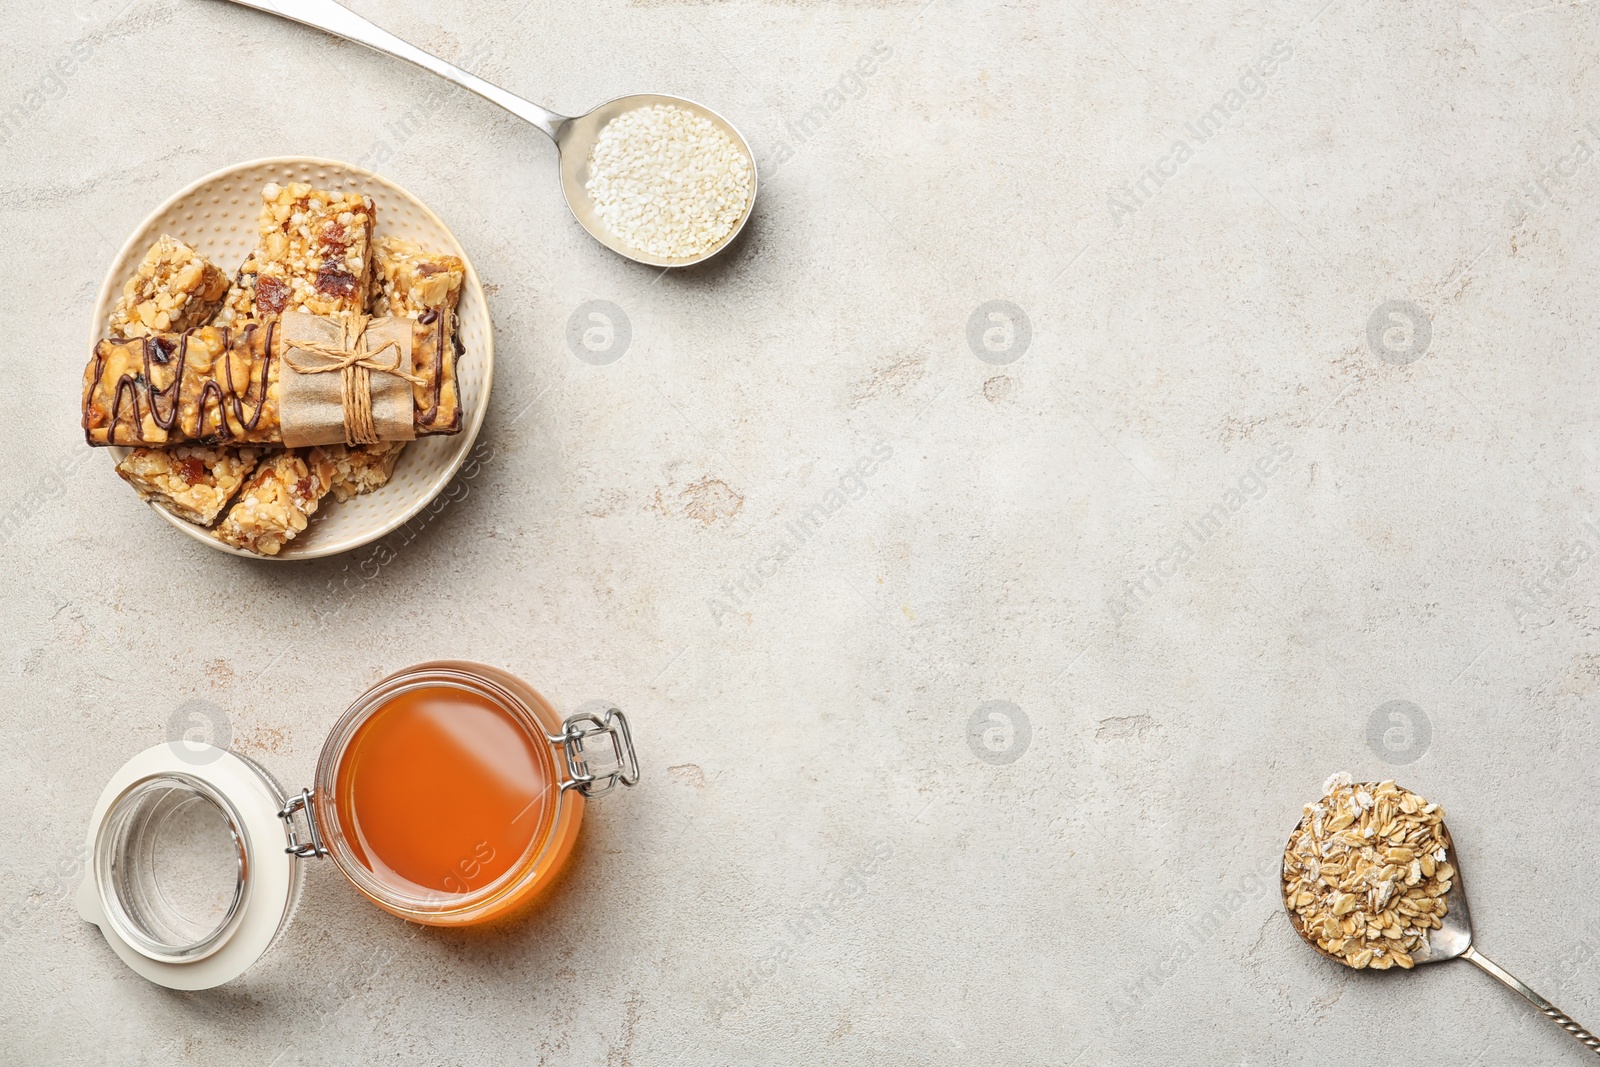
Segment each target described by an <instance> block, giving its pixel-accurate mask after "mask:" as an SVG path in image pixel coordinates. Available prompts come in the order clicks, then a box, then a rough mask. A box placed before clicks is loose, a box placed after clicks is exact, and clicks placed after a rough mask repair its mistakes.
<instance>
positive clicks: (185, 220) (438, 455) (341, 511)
mask: <svg viewBox="0 0 1600 1067" xmlns="http://www.w3.org/2000/svg"><path fill="white" fill-rule="evenodd" d="M268 182H278V183H279V184H280V185H284V184H288V183H289V182H307V183H309V184H311V185H314V186H316V187H318V188H323V189H353V190H356V191H358V192H362V193H366V194H367V195H368V196H370V197H372V199H373V201H374V202H375V203H376V204H377V215H378V218H377V229H376V230H375V231H374V236H375V237H376V236H377V235H380V234H388V235H391V236H394V237H402V238H404V239H406V240H408V241H415V242H417V243H418V244H420V245H422V246H423V247H424V248H426V249H429V250H431V251H438V252H447V253H449V254H451V255H454V256H459V257H461V260H462V262H464V263H465V264H466V265H467V276H466V279H465V280H464V282H463V283H462V287H461V304H460V307H459V308H458V309H457V318H458V320H459V322H458V328H459V330H460V334H461V342H462V344H463V345H465V346H466V354H465V355H463V356H462V357H461V358H460V360H459V361H458V362H457V363H456V381H457V388H458V389H459V390H460V395H461V404H462V419H461V432H460V433H458V434H455V435H454V436H451V437H423V438H419V439H418V440H416V441H413V442H411V443H410V444H408V445H406V447H405V451H403V452H401V453H400V460H399V462H398V463H397V464H396V466H395V470H394V477H393V478H391V479H390V481H389V484H388V485H386V486H384V487H383V488H382V489H379V490H376V491H375V492H371V493H367V494H366V495H364V496H357V497H352V498H350V499H349V500H346V501H345V502H344V503H342V504H341V503H339V502H338V501H336V500H334V499H333V497H332V496H328V497H326V498H324V499H323V501H322V505H321V506H320V507H319V508H318V509H317V513H316V514H315V515H313V516H312V517H311V523H310V525H309V526H307V527H306V529H305V531H304V532H302V533H301V534H300V536H298V537H296V538H295V539H294V540H293V541H290V542H289V543H288V544H286V545H284V546H283V550H282V551H281V552H279V553H278V554H277V555H276V556H258V555H256V554H254V553H252V552H245V551H242V550H240V549H235V548H232V547H230V546H228V545H225V544H223V543H222V542H221V541H218V540H217V539H216V538H215V537H213V536H211V534H210V532H209V531H207V530H206V529H205V528H204V527H200V526H196V525H194V524H193V523H191V522H186V521H184V520H183V519H180V518H178V516H176V515H174V514H172V513H171V512H169V511H167V509H165V508H163V507H160V506H159V505H156V504H151V505H150V506H151V507H153V508H155V510H156V511H157V512H158V513H159V514H160V515H161V516H162V517H163V518H164V519H166V520H167V521H168V522H169V523H171V524H172V525H173V526H175V527H177V528H178V529H179V530H181V531H183V532H184V533H185V534H187V535H188V536H190V537H192V538H194V539H195V540H197V541H199V542H201V543H202V544H205V545H209V546H210V547H211V548H215V549H217V550H218V551H220V552H231V553H233V554H234V555H236V556H245V557H248V558H250V559H315V558H316V557H318V556H331V555H334V554H335V553H339V552H348V551H349V550H350V549H352V548H359V547H361V546H362V545H365V544H370V543H371V542H373V541H376V540H378V539H379V538H380V537H383V536H384V535H386V534H389V533H392V532H394V531H395V530H397V529H399V528H400V527H401V526H402V525H404V524H405V522H406V521H407V520H409V519H411V518H413V517H414V516H416V515H417V514H418V513H419V512H420V511H422V509H423V508H425V507H427V506H428V502H429V501H431V500H432V499H433V498H434V497H436V496H438V495H439V493H440V492H441V491H443V489H444V488H445V486H447V485H449V484H450V479H451V478H453V477H455V474H456V471H457V470H458V469H459V468H460V467H461V464H462V463H463V462H464V461H465V460H466V458H467V453H468V452H470V451H471V449H472V444H473V442H474V441H475V440H476V439H477V436H478V429H479V427H481V426H482V425H483V416H484V413H485V412H486V411H488V409H489V386H490V384H491V383H492V381H493V379H494V330H493V326H492V325H491V324H490V321H489V305H488V303H487V302H486V301H485V300H484V296H483V286H482V284H481V283H480V282H479V281H478V272H477V271H475V270H474V269H473V268H472V260H470V259H469V258H467V253H466V250H465V249H463V248H462V247H461V243H460V242H459V241H457V240H456V238H455V235H454V234H452V233H451V232H450V230H449V228H448V227H447V226H445V224H444V223H443V222H441V221H440V220H439V216H437V215H435V214H434V213H433V212H432V211H429V210H428V208H427V207H426V206H425V205H424V204H423V203H422V201H420V200H418V199H417V198H416V197H414V196H412V195H411V194H410V193H408V192H406V191H405V190H404V189H402V188H400V187H399V186H398V185H396V184H395V183H394V182H392V181H390V180H389V179H387V178H383V177H380V176H379V175H376V174H373V173H371V172H370V171H366V170H363V169H362V168H360V167H356V166H352V165H351V164H349V163H339V162H336V161H335V160H331V159H311V158H307V157H304V156H284V157H281V158H277V159H256V160H251V161H250V162H249V163H239V164H236V165H234V166H232V167H226V168H224V169H222V170H219V171H217V172H216V173H214V174H208V175H206V176H205V177H204V178H201V179H200V180H199V181H197V182H195V183H194V184H193V185H190V186H189V187H188V188H186V189H184V190H182V191H181V192H179V193H177V194H175V195H174V196H173V197H172V198H171V199H170V200H168V201H167V202H166V203H164V204H162V205H161V206H160V207H158V208H156V209H155V210H154V211H152V212H151V213H150V216H149V218H147V219H145V220H144V222H142V223H141V224H140V225H139V228H138V229H136V230H134V231H133V234H132V235H131V236H130V237H129V238H128V241H127V243H126V244H124V245H123V246H122V251H121V252H118V253H117V258H116V259H115V260H113V261H112V263H111V269H110V270H109V271H107V272H106V280H105V282H104V283H103V284H102V285H101V286H100V296H99V299H98V300H96V301H95V306H94V315H93V318H92V321H91V322H90V326H89V346H88V349H85V351H88V350H89V349H92V348H93V347H94V343H95V342H96V341H98V340H99V339H100V338H102V337H104V336H106V333H107V324H108V322H109V320H110V317H111V308H112V306H113V305H114V304H115V303H116V302H117V297H118V296H120V295H121V293H122V286H123V285H124V284H125V283H126V282H127V280H128V279H129V278H130V277H132V276H133V272H134V270H135V269H136V268H137V267H138V265H139V261H140V260H141V259H143V258H144V253H145V251H146V250H147V249H148V248H149V247H150V245H151V244H152V243H154V242H155V240H156V239H157V238H158V237H160V236H161V235H162V234H164V233H167V234H171V235H172V236H173V237H176V238H177V239H178V240H180V241H183V242H185V243H186V244H189V245H192V246H193V247H194V248H195V250H196V251H198V252H199V253H200V254H201V255H203V256H205V257H206V258H207V259H209V260H211V261H212V262H213V263H215V264H216V265H217V266H219V267H221V268H222V269H223V271H224V272H225V273H227V274H228V276H229V277H232V276H233V273H234V271H236V270H238V269H239V264H240V263H242V262H243V261H244V258H245V256H246V255H248V254H249V252H250V250H251V249H253V248H254V247H255V244H256V216H257V211H258V209H259V207H260V204H261V187H262V186H264V185H266V184H267V183H268ZM107 451H108V452H110V453H111V454H112V455H113V456H115V457H116V460H117V461H119V462H120V461H121V459H122V457H123V456H126V455H127V454H128V449H126V448H110V449H107ZM107 473H108V474H110V475H111V477H116V475H115V474H112V473H111V472H109V471H108V472H107ZM128 491H129V492H132V491H133V490H132V489H129V490H128Z"/></svg>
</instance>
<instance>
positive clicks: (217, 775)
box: [78, 661, 639, 989]
mask: <svg viewBox="0 0 1600 1067" xmlns="http://www.w3.org/2000/svg"><path fill="white" fill-rule="evenodd" d="M638 773H639V772H638V763H637V761H636V759H635V756H634V751H633V742H632V738H631V736H630V735H629V732H628V721H627V718H626V716H624V715H623V713H622V712H621V711H620V710H619V709H617V708H615V707H613V706H610V705H608V704H604V703H599V702H593V703H591V704H588V705H585V706H584V707H582V708H580V709H579V710H578V711H577V712H576V713H574V714H572V715H570V716H568V717H566V718H565V719H563V718H562V717H561V716H560V715H559V714H558V713H557V712H556V711H555V709H554V708H553V707H551V706H550V704H549V702H548V701H546V700H545V699H544V697H542V696H540V695H539V693H538V692H536V691H535V690H534V689H533V688H532V687H531V686H529V685H527V684H526V683H525V682H523V681H521V680H520V679H518V678H516V677H514V676H513V675H511V674H508V673H506V672H505V671H502V670H499V669H497V668H494V667H487V666H484V665H482V664H475V663H464V662H458V661H440V662H432V663H423V664H418V665H417V666H415V667H410V668H407V669H406V670H403V671H400V672H398V673H396V674H392V675H390V676H389V677H387V678H385V679H383V680H382V681H381V682H379V683H378V684H376V685H375V686H373V687H372V688H371V689H369V690H367V692H365V693H364V694H362V695H361V697H360V698H359V699H357V700H356V702H355V703H354V704H352V705H351V706H350V708H349V709H348V710H347V711H346V712H345V713H344V714H343V715H342V716H341V717H340V718H339V720H338V722H337V723H335V724H334V727H333V729H332V731H331V732H330V733H329V735H328V738H327V740H326V742H325V743H324V744H323V747H322V753H321V756H320V757H319V759H318V761H317V770H316V775H315V779H314V783H315V784H314V787H313V788H311V789H303V790H301V791H300V792H299V793H297V794H293V795H290V794H287V793H285V791H284V790H283V789H282V788H281V787H280V786H279V785H278V783H277V781H276V780H275V779H274V778H273V777H272V776H271V775H270V774H269V773H268V772H267V771H266V770H265V769H264V768H262V767H260V766H258V765H257V764H255V763H254V762H252V761H251V760H248V759H246V758H245V757H243V756H240V755H239V754H238V753H235V752H231V751H228V750H226V749H221V748H216V747H214V746H210V745H194V744H192V743H188V742H183V741H175V742H171V743H169V744H165V745H157V746H155V747H154V748H150V749H147V750H145V751H144V752H141V753H139V754H138V755H137V756H135V757H134V758H133V759H131V760H129V761H128V763H127V764H125V765H124V766H123V767H122V768H121V769H120V770H119V771H118V772H117V773H116V774H115V775H113V776H112V779H111V781H110V783H108V785H107V786H106V788H105V790H104V792H103V793H102V794H101V797H100V800H99V802H98V804H97V805H96V807H95V811H94V815H93V817H92V818H91V820H90V825H89V840H88V855H89V856H90V857H91V861H90V863H89V865H88V874H87V876H86V877H85V878H84V881H83V884H82V885H81V886H80V887H79V890H78V908H79V912H80V913H81V914H82V915H83V917H84V918H85V919H86V920H88V921H89V922H93V923H95V924H96V925H98V926H99V927H100V929H101V931H102V932H103V933H104V935H105V937H106V940H107V941H108V942H109V943H110V944H111V946H112V948H113V949H115V950H116V951H117V953H118V955H120V956H121V957H122V958H123V960H124V961H126V962H127V963H128V964H129V965H130V966H132V967H133V968H134V969H135V970H137V971H138V972H139V973H140V974H143V975H144V976H145V977H147V978H149V979H151V980H152V981H155V982H158V983H160V984H162V985H166V986H169V987H172V988H177V989H204V988H209V987H211V986H215V985H219V984H221V983H222V982H226V981H229V980H230V979H232V978H234V977H237V976H238V975H239V974H242V973H243V972H244V970H245V969H246V968H248V967H249V966H250V965H251V964H253V963H254V962H255V961H256V960H257V959H259V958H260V957H261V955H262V954H263V953H265V952H266V951H267V950H268V948H269V947H270V946H271V943H272V941H273V939H274V938H275V937H276V936H277V935H278V934H279V933H280V932H281V931H282V929H283V928H284V927H285V926H286V925H287V923H288V919H289V916H290V914H291V913H292V911H293V909H294V904H295V901H296V899H297V897H298V894H299V888H300V881H301V866H302V861H303V860H307V859H311V858H316V857H324V856H326V857H329V858H331V859H332V861H333V863H334V865H335V866H336V867H337V868H338V869H339V871H340V873H342V874H343V875H344V876H345V877H346V878H347V879H348V880H349V881H350V883H351V884H352V885H354V886H355V887H356V889H357V890H358V891H359V892H360V893H361V894H362V895H363V896H365V897H366V898H367V899H368V900H370V901H372V902H373V903H374V904H376V905H377V906H378V907H380V908H383V909H384V910H385V911H388V912H391V913H393V914H395V915H398V916H400V917H402V918H404V919H408V920H410V921H412V922H418V923H426V924H429V925H435V926H464V925H469V924H472V923H480V922H485V921H488V920H490V919H493V918H496V917H499V916H502V915H505V914H507V913H508V912H510V911H512V910H514V909H516V908H518V907H520V906H521V905H524V904H526V903H528V902H530V901H531V900H533V899H534V898H535V897H536V896H537V895H538V894H539V893H540V891H541V890H543V889H544V888H545V887H546V886H548V885H549V884H551V882H552V881H553V880H554V879H555V877H556V875H557V874H558V872H559V871H560V870H561V868H562V866H563V865H564V864H565V862H566V860H567V857H568V856H569V855H570V854H571V852H572V847H573V844H574V842H575V841H576V840H577V835H578V830H579V828H580V826H581V825H582V822H583V812H584V806H585V804H586V802H587V800H588V799H591V798H593V797H596V796H600V795H602V794H604V793H607V792H610V791H611V790H612V789H613V788H615V787H616V786H618V785H625V786H631V785H633V784H635V783H636V782H637V781H638Z"/></svg>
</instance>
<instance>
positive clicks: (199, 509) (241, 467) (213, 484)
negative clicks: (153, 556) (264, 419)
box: [117, 448, 259, 526]
mask: <svg viewBox="0 0 1600 1067" xmlns="http://www.w3.org/2000/svg"><path fill="white" fill-rule="evenodd" d="M258 455H259V452H258V451H257V450H256V449H253V448H174V449H170V450H161V449H154V448H136V449H134V450H133V451H132V452H130V453H128V456H127V458H126V459H124V460H123V461H122V462H121V463H118V464H117V473H118V474H120V475H122V478H123V480H124V481H126V482H127V483H128V484H129V485H131V486H133V488H134V489H135V490H136V491H137V492H138V494H139V497H140V498H141V499H143V500H149V501H153V502H155V503H157V504H160V505H162V506H163V507H165V508H166V509H167V510H169V511H171V512H172V513H173V514H175V515H177V516H178V517H179V518H182V519H187V520H188V521H190V522H197V523H199V524H200V525H201V526H210V525H211V524H212V523H213V522H216V521H217V516H218V515H220V514H221V513H222V509H223V508H225V507H227V506H228V504H229V502H230V501H232V500H233V498H234V495H235V494H236V493H238V491H239V487H240V486H242V485H244V482H245V479H246V478H248V477H249V476H250V472H251V471H253V470H255V466H256V459H257V457H258Z"/></svg>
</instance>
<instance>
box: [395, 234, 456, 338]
mask: <svg viewBox="0 0 1600 1067" xmlns="http://www.w3.org/2000/svg"><path fill="white" fill-rule="evenodd" d="M466 270H467V265H466V264H465V263H463V262H462V261H461V260H460V259H459V258H458V257H456V256H445V255H435V254H433V253H430V252H426V251H424V250H423V248H422V246H421V245H419V244H416V243H414V242H411V241H406V240H402V239H401V238H399V237H389V236H384V237H380V238H378V240H377V241H376V242H375V244H374V246H373V271H372V313H373V314H374V315H405V316H407V317H409V318H413V319H414V318H416V317H417V316H418V315H420V314H422V313H423V312H424V311H427V310H428V309H429V308H446V307H447V308H451V309H454V308H455V306H456V305H457V304H458V303H460V302H461V281H462V279H463V278H464V277H465V276H466Z"/></svg>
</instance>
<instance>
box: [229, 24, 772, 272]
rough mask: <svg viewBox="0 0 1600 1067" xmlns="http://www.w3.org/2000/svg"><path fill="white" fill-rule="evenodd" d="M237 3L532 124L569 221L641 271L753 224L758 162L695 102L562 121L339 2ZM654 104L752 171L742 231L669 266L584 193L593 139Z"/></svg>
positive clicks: (621, 107) (624, 106) (614, 106)
mask: <svg viewBox="0 0 1600 1067" xmlns="http://www.w3.org/2000/svg"><path fill="white" fill-rule="evenodd" d="M232 2H233V3H235V4H240V5H242V6H244V7H253V8H255V9H256V10H258V11H265V12H267V13H269V14H273V15H279V16H282V17H283V18H286V19H291V20H293V21H295V22H299V23H303V24H304V25H307V26H314V27H316V28H317V29H319V30H326V31H327V32H328V33H331V34H334V35H335V36H337V37H343V38H344V39H345V40H347V41H354V42H356V43H357V44H364V45H366V46H367V47H368V48H372V49H376V50H377V51H379V52H383V53H386V54H388V55H391V56H394V57H395V58H397V59H404V60H408V61H409V62H412V63H415V64H416V65H417V66H419V67H424V68H426V69H428V70H431V71H433V73H435V74H437V75H439V77H441V78H444V79H446V80H447V81H452V82H454V83H455V84H457V85H459V86H461V87H462V88H463V89H470V90H471V91H472V92H475V93H477V94H478V95H479V96H481V97H483V98H484V99H485V100H487V101H489V102H490V103H493V104H499V105H500V106H501V107H503V108H505V109H506V110H507V111H509V112H511V113H512V114H513V115H515V116H517V117H518V118H520V119H524V120H526V121H527V122H530V123H532V124H533V125H534V126H535V127H537V128H538V129H539V130H540V131H541V132H542V133H544V134H545V136H547V137H549V138H550V139H551V140H552V141H554V142H555V143H556V150H557V152H559V153H560V156H561V167H560V170H561V192H562V193H563V194H564V195H565V196H566V198H567V207H569V208H571V209H572V217H573V218H575V219H577V220H578V224H579V225H580V226H582V227H583V228H584V229H586V230H588V231H589V233H590V234H591V235H592V236H593V237H594V239H595V240H597V241H599V242H600V243H601V244H603V245H605V246H606V247H607V248H609V249H611V250H612V251H613V252H615V253H617V254H618V255H620V256H626V257H627V258H628V259H631V260H633V261H635V262H637V263H645V264H649V265H650V266H652V267H689V266H693V265H694V264H696V263H703V262H705V261H706V260H708V259H710V258H711V257H712V256H714V255H716V254H717V253H718V252H720V251H722V250H723V249H724V248H727V247H728V245H730V244H732V243H733V239H734V238H736V237H738V236H739V231H741V230H743V229H744V224H745V223H746V222H747V221H748V220H749V218H750V211H751V209H752V208H753V207H754V206H755V202H756V161H755V156H754V155H753V154H752V153H751V151H750V145H749V144H748V143H746V141H745V139H744V138H743V137H742V136H740V134H739V131H738V130H736V129H734V127H733V124H732V123H730V122H729V121H728V120H727V119H725V118H723V117H722V116H721V115H718V114H717V113H716V112H715V111H712V110H711V109H710V108H707V107H702V106H701V105H699V104H697V103H695V102H694V101H692V100H685V99H683V98H682V97H678V96H662V95H660V94H657V93H636V94H634V95H633V96H619V97H617V98H616V99H615V100H608V101H606V102H605V103H603V104H601V105H600V106H599V107H597V108H595V109H594V110H593V111H590V112H589V113H588V114H585V115H578V116H575V117H569V116H566V115H558V114H556V113H555V112H553V111H549V110H547V109H545V108H542V107H540V106H539V105H538V104H534V103H530V102H529V101H527V100H524V99H522V98H521V97H519V96H515V95H513V94H511V93H508V92H506V91H505V90H504V89H502V88H500V87H499V86H498V85H493V84H490V83H489V82H486V81H484V80H483V79H482V78H480V77H478V76H477V75H475V74H468V73H467V72H466V71H464V70H462V69H461V68H460V67H457V66H455V65H454V64H452V63H446V62H445V61H444V60H442V59H440V58H439V57H438V56H435V55H431V54H429V53H427V52H424V51H423V50H422V49H420V48H418V47H416V46H415V45H412V44H408V43H407V42H405V41H402V40H401V39H400V38H398V37H396V36H395V35H394V34H392V33H390V32H389V31H388V30H385V29H383V28H381V27H379V26H375V25H373V24H372V23H371V22H368V21H367V20H366V19H364V18H362V17H361V16H360V15H357V14H356V13H355V12H354V11H351V10H350V9H349V8H347V7H344V6H342V5H340V4H336V3H334V0H232ZM651 104H676V105H677V106H679V107H681V108H685V109H687V110H689V111H692V112H694V113H696V114H699V115H704V116H705V117H706V118H708V119H710V120H711V121H712V122H713V123H715V124H716V125H717V126H718V127H720V128H721V129H722V131H723V132H724V133H726V134H727V135H728V137H729V138H730V139H731V140H732V141H733V143H734V145H735V146H737V147H738V149H739V151H740V152H741V153H743V155H744V157H745V162H746V163H748V164H749V166H750V198H749V200H748V201H747V202H746V204H745V208H744V214H743V215H742V216H741V217H740V219H739V221H738V223H737V224H735V226H734V227H733V229H732V230H731V231H729V233H728V236H727V237H726V238H725V239H724V240H723V241H722V243H721V244H719V245H716V246H715V247H713V248H711V249H709V250H707V251H705V252H702V253H701V254H699V255H697V256H693V257H690V258H687V259H665V258H663V257H661V256H656V255H652V254H650V253H649V252H643V251H640V250H639V249H636V248H633V247H631V246H629V245H627V244H624V243H623V242H622V240H621V239H620V238H618V237H617V236H616V235H615V234H613V233H612V232H611V231H610V230H609V229H608V228H607V227H606V224H605V222H604V221H602V220H601V218H600V217H599V215H597V214H596V213H595V208H594V201H593V200H591V199H590V197H589V192H588V190H587V189H585V188H584V186H585V184H586V183H587V182H588V180H589V151H590V149H591V148H593V147H594V143H595V139H596V138H597V137H599V136H600V131H601V130H602V129H604V128H605V125H606V123H608V122H610V121H611V120H612V119H613V118H616V117H617V116H618V115H620V114H622V113H623V112H625V111H632V110H633V109H635V108H639V107H647V106H649V105H651Z"/></svg>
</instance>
